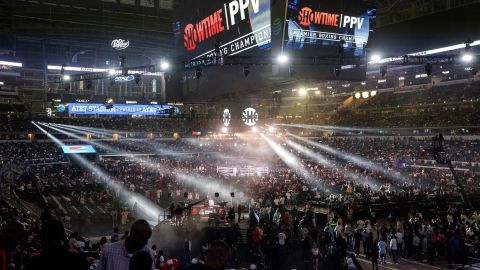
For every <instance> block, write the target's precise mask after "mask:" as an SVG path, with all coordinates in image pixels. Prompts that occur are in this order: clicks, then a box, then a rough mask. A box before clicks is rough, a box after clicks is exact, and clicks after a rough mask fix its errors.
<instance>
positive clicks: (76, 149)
mask: <svg viewBox="0 0 480 270" xmlns="http://www.w3.org/2000/svg"><path fill="white" fill-rule="evenodd" d="M62 150H63V153H64V154H93V153H96V152H97V151H95V148H93V146H91V145H62Z"/></svg>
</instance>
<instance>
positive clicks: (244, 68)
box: [243, 66, 250, 77]
mask: <svg viewBox="0 0 480 270" xmlns="http://www.w3.org/2000/svg"><path fill="white" fill-rule="evenodd" d="M248 74H250V67H249V66H244V67H243V76H245V77H248Z"/></svg>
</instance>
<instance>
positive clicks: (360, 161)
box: [287, 133, 411, 182]
mask: <svg viewBox="0 0 480 270" xmlns="http://www.w3.org/2000/svg"><path fill="white" fill-rule="evenodd" d="M287 135H289V136H291V137H293V138H295V139H297V140H300V141H303V142H305V143H307V144H309V145H311V146H314V147H316V148H318V149H320V150H323V151H325V152H327V153H330V154H332V155H334V156H337V157H340V158H342V159H344V160H347V161H349V162H352V163H354V164H355V165H357V166H359V167H361V168H364V169H369V170H372V171H376V172H379V173H381V174H383V175H385V176H388V177H390V178H391V179H395V180H397V181H399V182H405V181H410V180H411V179H409V177H407V176H404V175H401V174H400V173H398V175H397V174H394V173H392V172H390V171H388V169H386V168H384V167H383V166H379V165H377V164H375V163H374V162H373V161H371V160H368V159H365V158H363V157H361V156H357V155H354V154H351V153H346V152H342V151H339V150H336V149H334V148H332V147H330V146H328V145H325V144H321V143H318V142H314V141H311V140H308V139H305V138H302V137H300V136H297V135H294V134H291V133H287Z"/></svg>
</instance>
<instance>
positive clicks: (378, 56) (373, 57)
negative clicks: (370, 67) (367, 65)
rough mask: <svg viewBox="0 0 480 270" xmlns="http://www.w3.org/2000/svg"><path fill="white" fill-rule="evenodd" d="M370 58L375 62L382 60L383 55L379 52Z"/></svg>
mask: <svg viewBox="0 0 480 270" xmlns="http://www.w3.org/2000/svg"><path fill="white" fill-rule="evenodd" d="M370 60H372V61H373V62H378V61H380V60H382V57H381V56H380V55H379V54H374V55H372V57H371V58H370Z"/></svg>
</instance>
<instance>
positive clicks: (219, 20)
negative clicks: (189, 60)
mask: <svg viewBox="0 0 480 270" xmlns="http://www.w3.org/2000/svg"><path fill="white" fill-rule="evenodd" d="M260 1H261V0H234V1H231V2H230V3H228V4H224V7H223V8H221V9H218V10H216V11H215V12H213V13H212V14H210V15H209V16H207V17H205V18H203V19H202V20H201V21H199V22H197V23H195V24H192V23H190V24H187V25H186V26H185V29H184V31H183V45H184V46H185V49H187V50H188V51H194V50H195V49H196V48H197V45H198V44H200V43H202V42H204V41H205V40H207V39H209V38H211V37H214V36H216V35H218V34H219V33H221V32H223V31H225V29H227V30H229V29H230V27H232V26H235V25H236V24H237V23H238V22H240V21H244V20H245V19H246V14H247V11H248V8H249V6H251V7H252V9H253V12H254V14H256V13H258V11H259V10H260ZM238 16H240V18H238Z"/></svg>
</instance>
